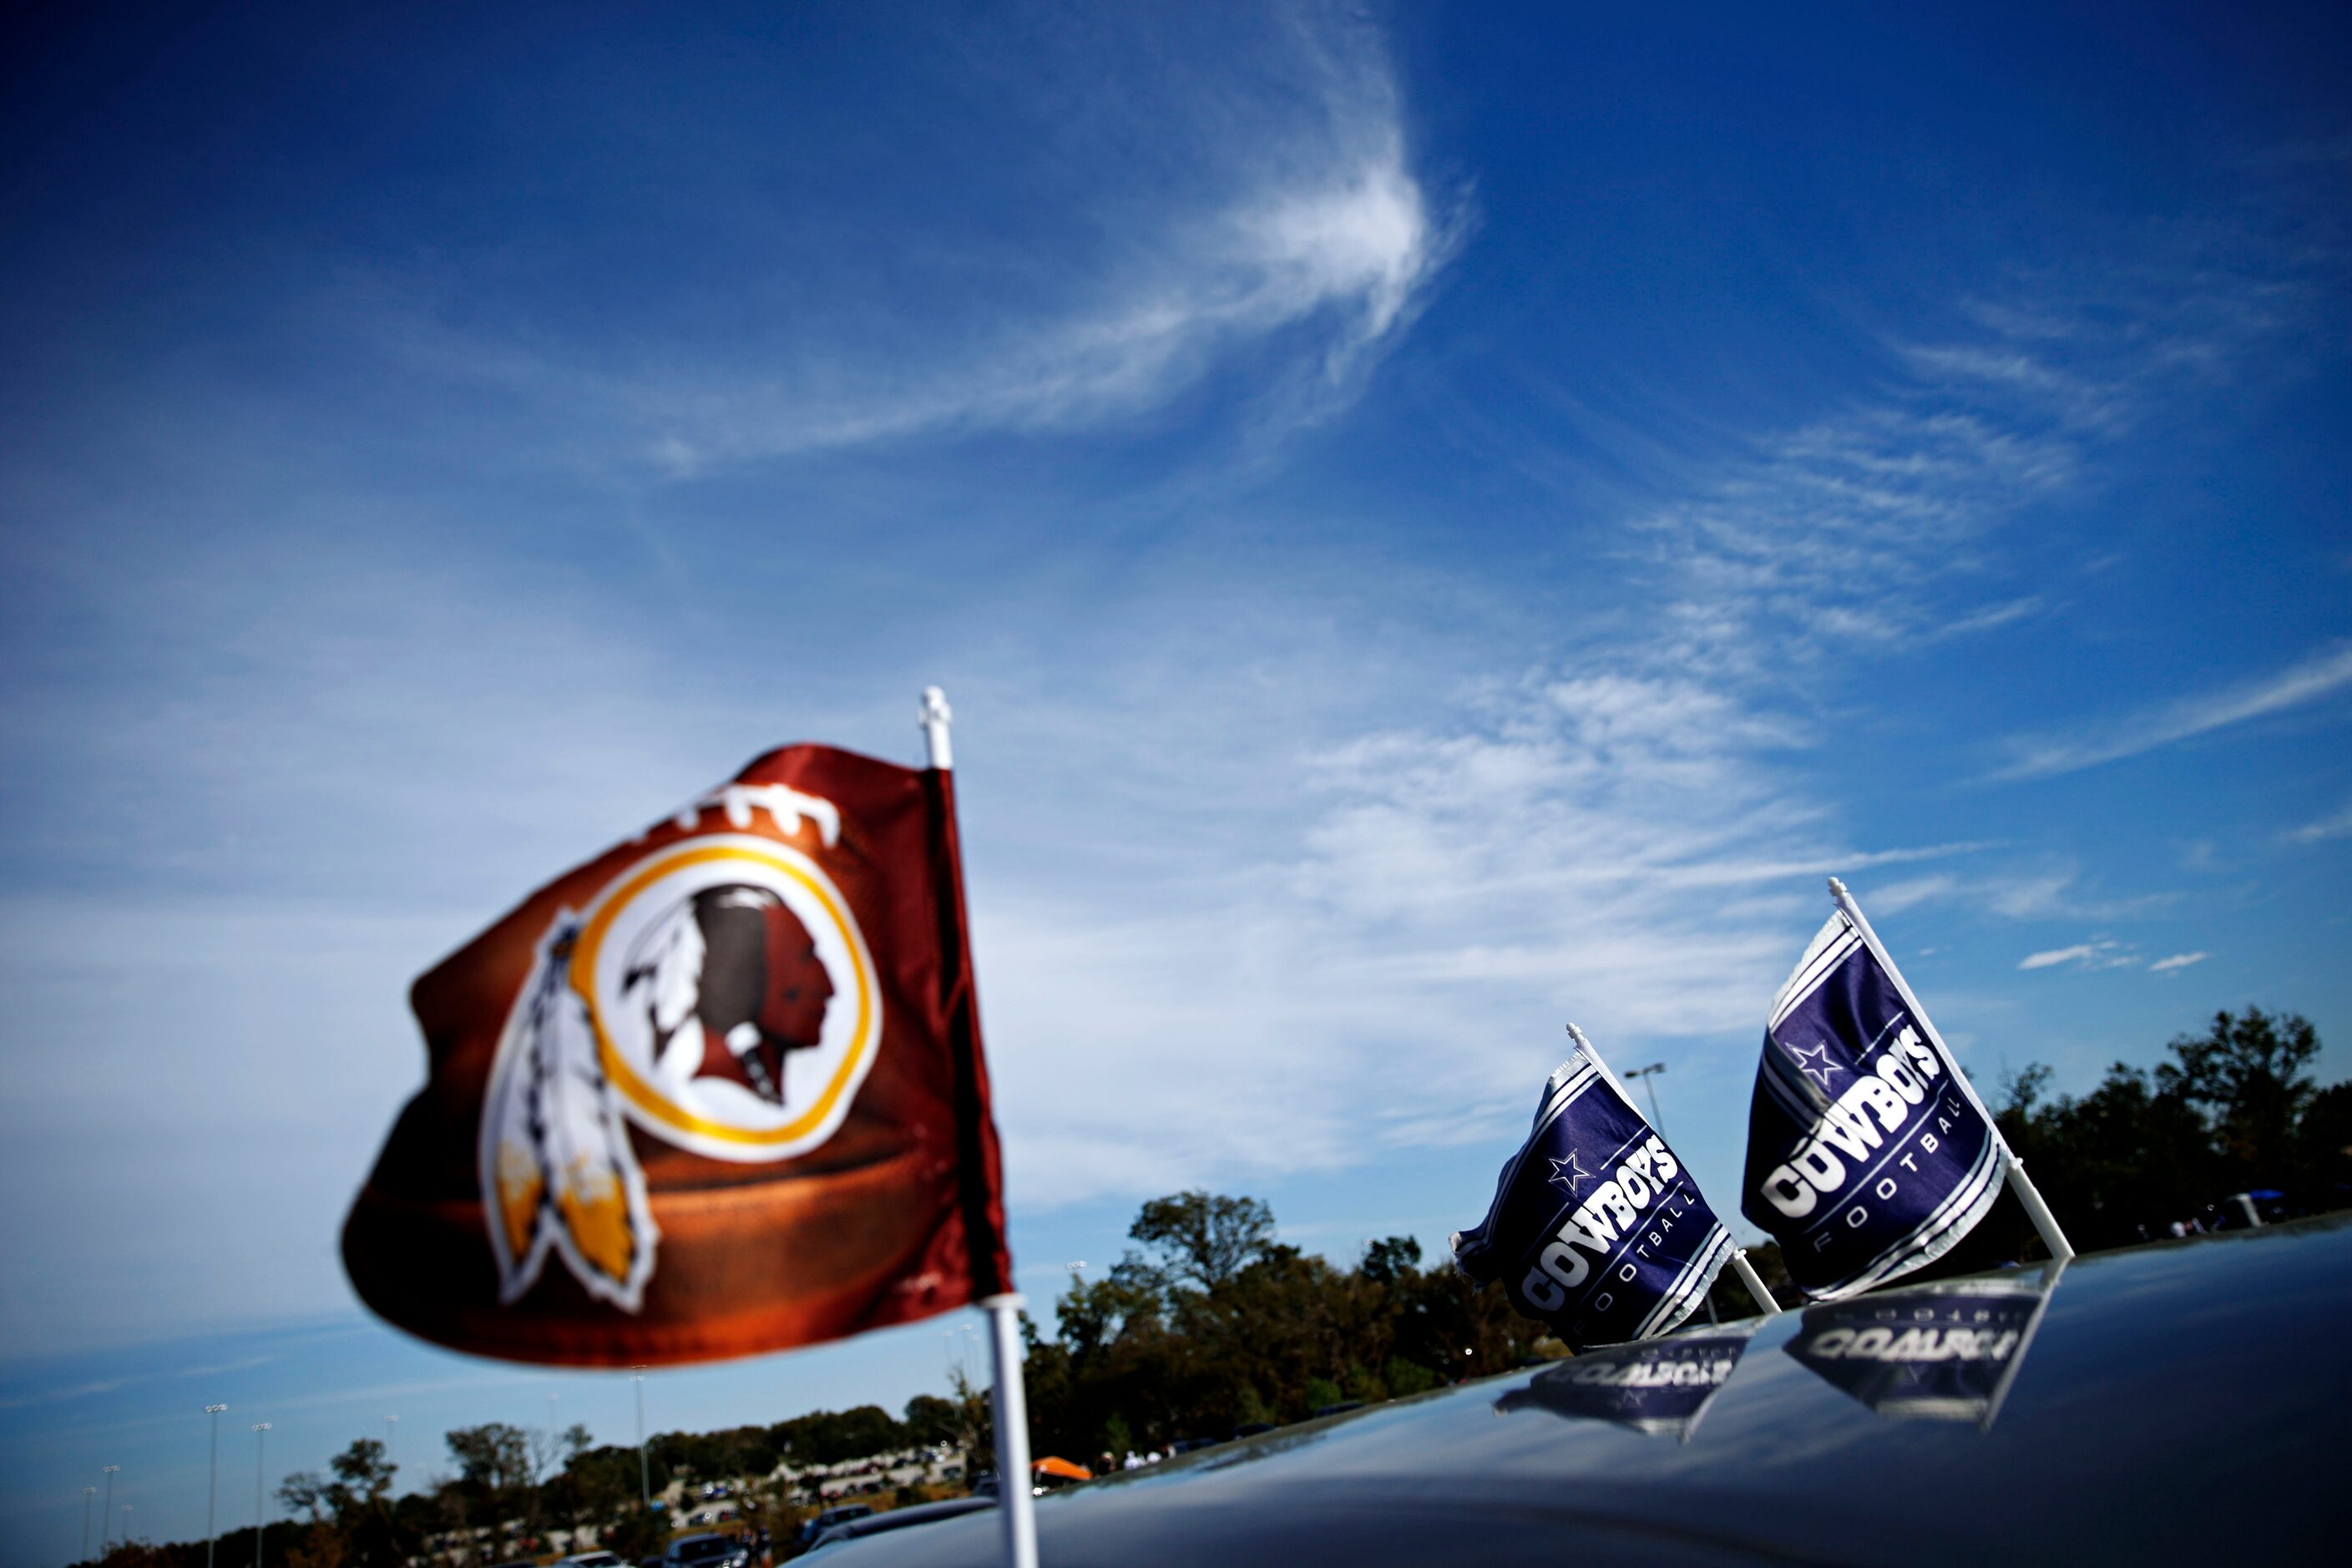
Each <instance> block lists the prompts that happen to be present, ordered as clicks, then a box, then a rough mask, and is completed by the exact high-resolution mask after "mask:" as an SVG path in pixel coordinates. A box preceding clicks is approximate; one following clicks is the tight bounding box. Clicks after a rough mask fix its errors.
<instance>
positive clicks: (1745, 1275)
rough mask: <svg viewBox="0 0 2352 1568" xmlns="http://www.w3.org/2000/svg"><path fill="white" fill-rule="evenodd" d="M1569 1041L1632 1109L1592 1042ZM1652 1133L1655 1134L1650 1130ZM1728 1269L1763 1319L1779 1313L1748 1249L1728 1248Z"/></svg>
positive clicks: (1571, 1033)
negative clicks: (1733, 1271) (1734, 1271)
mask: <svg viewBox="0 0 2352 1568" xmlns="http://www.w3.org/2000/svg"><path fill="white" fill-rule="evenodd" d="M1568 1037H1569V1038H1570V1039H1571V1040H1574V1041H1575V1042H1576V1048H1577V1049H1578V1050H1580V1051H1582V1052H1583V1053H1584V1054H1585V1055H1586V1056H1588V1057H1590V1058H1592V1065H1593V1067H1594V1068H1597V1069H1599V1071H1600V1073H1601V1077H1602V1078H1605V1079H1608V1080H1609V1085H1610V1087H1611V1088H1612V1089H1615V1090H1616V1091H1617V1098H1618V1099H1620V1100H1623V1101H1624V1102H1625V1103H1626V1104H1628V1105H1633V1096H1632V1095H1630V1094H1627V1093H1626V1092H1625V1086H1624V1085H1623V1084H1622V1083H1620V1082H1618V1081H1617V1075H1616V1074H1615V1073H1613V1072H1611V1071H1610V1070H1609V1064H1608V1063H1607V1062H1605V1061H1603V1060H1601V1053H1600V1052H1599V1051H1598V1050H1595V1049H1594V1048H1593V1045H1592V1042H1591V1040H1590V1039H1588V1038H1586V1037H1585V1034H1584V1031H1583V1030H1581V1029H1580V1028H1578V1027H1577V1026H1575V1025H1573V1024H1570V1026H1568ZM1633 1114H1634V1115H1636V1116H1639V1115H1641V1114H1642V1109H1641V1107H1640V1106H1637V1105H1636V1106H1633ZM1653 1131H1655V1130H1654V1129H1653ZM1658 1136H1659V1137H1661V1138H1664V1136H1665V1134H1664V1133H1663V1132H1660V1133H1659V1134H1658ZM1691 1184H1692V1185H1693V1186H1696V1185H1697V1184H1698V1183H1697V1179H1696V1177H1694V1178H1693V1179H1692V1183H1691ZM1731 1267H1732V1268H1735V1269H1738V1272H1739V1282H1740V1283H1741V1284H1743V1285H1745V1286H1747V1287H1748V1294H1749V1295H1751V1296H1753V1297H1755V1298H1756V1304H1757V1305H1758V1306H1759V1307H1761V1308H1763V1309H1764V1315H1765V1316H1766V1317H1768V1318H1769V1317H1770V1316H1772V1315H1773V1314H1774V1313H1776V1312H1778V1311H1779V1310H1780V1302H1778V1301H1775V1300H1772V1292H1771V1291H1769V1290H1767V1289H1764V1281H1763V1280H1761V1279H1758V1278H1757V1277H1756V1270H1755V1269H1754V1268H1750V1267H1749V1266H1748V1249H1747V1248H1746V1247H1741V1246H1738V1244H1737V1243H1735V1244H1734V1245H1733V1247H1732V1248H1731Z"/></svg>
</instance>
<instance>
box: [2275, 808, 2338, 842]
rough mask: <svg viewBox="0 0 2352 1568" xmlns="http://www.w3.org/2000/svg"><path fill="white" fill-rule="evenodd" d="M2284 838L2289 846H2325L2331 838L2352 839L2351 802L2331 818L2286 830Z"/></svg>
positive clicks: (2323, 818) (2327, 817)
mask: <svg viewBox="0 0 2352 1568" xmlns="http://www.w3.org/2000/svg"><path fill="white" fill-rule="evenodd" d="M2284 837H2285V838H2286V841H2287V842H2288V843H2290V844H2325V843H2326V842H2327V841H2328V840H2329V839H2331V838H2352V802H2347V803H2346V805H2345V806H2344V809H2343V810H2341V811H2339V812H2337V813H2336V814H2335V815H2334V816H2323V817H2320V818H2319V819H2318V820H2317V821H2315V822H2306V823H2305V824H2304V825H2303V826H2300V827H2294V828H2290V829H2288V831H2287V832H2286V834H2285V836H2284Z"/></svg>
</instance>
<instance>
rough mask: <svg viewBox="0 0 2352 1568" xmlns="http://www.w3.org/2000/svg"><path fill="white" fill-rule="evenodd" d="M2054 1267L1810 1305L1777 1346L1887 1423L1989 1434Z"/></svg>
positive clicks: (2046, 1299) (2051, 1285)
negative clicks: (1923, 1423) (1949, 1424)
mask: <svg viewBox="0 0 2352 1568" xmlns="http://www.w3.org/2000/svg"><path fill="white" fill-rule="evenodd" d="M2058 1267H2059V1266H2057V1265H2053V1266H2052V1267H2051V1268H2048V1269H2047V1270H2045V1271H2044V1272H2043V1274H2042V1278H2041V1279H2039V1280H2034V1279H2021V1278H2017V1277H2015V1276H2011V1277H2009V1278H2006V1279H1953V1280H1948V1281H1943V1282H1939V1283H1937V1284H1933V1285H1919V1286H1914V1287H1913V1288H1911V1289H1907V1290H1889V1291H1885V1292H1884V1293H1881V1294H1877V1295H1871V1296H1864V1297H1862V1298H1860V1299H1858V1300H1852V1301H1832V1302H1828V1303H1825V1304H1823V1305H1822V1306H1818V1307H1808V1308H1806V1309H1805V1320H1804V1326H1803V1327H1802V1328H1801V1329H1800V1330H1799V1331H1798V1332H1797V1337H1796V1338H1795V1339H1792V1340H1790V1342H1788V1343H1787V1344H1785V1345H1783V1346H1781V1347H1780V1348H1781V1349H1783V1350H1785V1351H1787V1352H1789V1354H1790V1355H1791V1356H1793V1357H1795V1358H1796V1360H1797V1361H1798V1363H1800V1364H1801V1365H1803V1366H1804V1367H1806V1368H1807V1369H1809V1370H1810V1371H1811V1372H1813V1373H1816V1374H1817V1375H1819V1376H1820V1377H1821V1378H1822V1379H1823V1380H1824V1381H1825V1382H1827V1383H1829V1384H1832V1385H1833V1386H1835V1387H1836V1388H1838V1389H1840V1390H1842V1391H1843V1392H1844V1393H1846V1394H1851V1395H1853V1397H1854V1398H1856V1399H1858V1400H1860V1401H1862V1403H1863V1404H1864V1405H1868V1406H1869V1407H1870V1408H1871V1409H1873V1410H1874V1411H1876V1412H1878V1414H1880V1415H1898V1416H1914V1417H1924V1418H1926V1419H1927V1420H1930V1421H1973V1422H1975V1423H1977V1425H1978V1426H1979V1429H1982V1428H1986V1427H1990V1426H1991V1425H1992V1423H1993V1417H1994V1416H1996V1415H1999V1414H2000V1402H2001V1399H2002V1397H2003V1396H2004V1395H2005V1394H2008V1392H2009V1385H2010V1384H2011V1382H2012V1381H2014V1380H2015V1378H2016V1376H2017V1369H2018V1368H2019V1367H2020V1366H2021V1365H2022V1364H2023V1363H2024V1361H2025V1347H2026V1346H2027V1345H2028V1344H2030V1343H2031V1342H2032V1339H2033V1331H2034V1329H2035V1328H2036V1327H2038V1326H2039V1325H2040V1323H2041V1321H2042V1310H2043V1309H2044V1308H2046V1307H2047V1306H2048V1305H2049V1304H2050V1293H2051V1291H2052V1290H2053V1289H2055V1288H2056V1286H2057V1283H2058V1279H2057V1274H2058ZM1582 1364H1583V1363H1581V1362H1580V1361H1579V1362H1572V1363H1570V1365H1582Z"/></svg>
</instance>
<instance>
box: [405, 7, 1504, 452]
mask: <svg viewBox="0 0 2352 1568" xmlns="http://www.w3.org/2000/svg"><path fill="white" fill-rule="evenodd" d="M1286 16H1287V24H1286V25H1284V26H1276V27H1273V28H1272V29H1271V31H1270V32H1269V33H1268V34H1267V35H1266V37H1265V42H1264V47H1263V49H1262V51H1261V53H1260V54H1259V55H1258V57H1257V58H1252V59H1246V60H1244V59H1241V58H1234V59H1230V60H1225V61H1223V62H1222V63H1221V64H1215V63H1213V64H1210V65H1208V66H1206V67H1205V68H1202V70H1201V71H1199V73H1198V74H1200V75H1202V76H1205V77H1206V78H1207V80H1206V81H1204V82H1201V83H1198V84H1197V85H1196V90H1194V91H1193V92H1192V94H1191V95H1189V96H1187V95H1185V94H1183V93H1180V92H1177V91H1175V90H1174V89H1171V87H1170V85H1169V81H1168V79H1165V78H1164V77H1161V78H1155V79H1152V80H1150V81H1145V80H1138V81H1135V82H1132V83H1129V84H1128V86H1129V89H1131V90H1129V91H1127V92H1112V93H1107V94H1101V95H1099V96H1097V97H1096V98H1094V99H1093V100H1091V101H1092V106H1093V107H1092V112H1093V113H1095V114H1097V115H1099V116H1109V117H1110V118H1108V119H1106V121H1105V122H1104V123H1103V124H1102V125H1101V126H1099V127H1098V128H1097V129H1098V131H1099V135H1098V137H1097V142H1098V144H1099V145H1101V146H1130V147H1144V148H1151V147H1163V146H1172V147H1179V148H1181V149H1183V150H1184V151H1185V152H1186V153H1187V154H1188V163H1189V164H1190V165H1191V167H1189V168H1188V169H1187V170H1186V172H1185V176H1184V178H1182V179H1181V181H1171V182H1167V184H1169V186H1170V187H1171V188H1169V189H1168V190H1167V191H1166V192H1165V194H1164V195H1163V198H1162V200H1160V202H1159V203H1157V204H1147V203H1142V202H1139V201H1138V200H1137V199H1136V197H1135V196H1134V195H1133V194H1132V192H1130V191H1129V189H1127V188H1126V187H1127V186H1129V185H1133V184H1140V185H1143V186H1146V187H1150V186H1151V185H1153V184H1155V179H1154V176H1153V174H1152V173H1150V172H1149V171H1147V170H1145V169H1139V168H1132V167H1122V166H1121V165H1120V164H1119V163H1118V162H1117V161H1116V160H1106V161H1103V162H1101V163H1100V164H1099V166H1098V167H1097V168H1096V169H1095V170H1094V171H1093V172H1094V174H1095V177H1097V179H1099V181H1100V182H1101V187H1100V188H1099V189H1098V190H1097V191H1096V192H1095V205H1096V207H1097V211H1095V212H1093V213H1091V214H1089V215H1088V217H1089V219H1090V226H1091V227H1094V228H1097V229H1107V230H1108V235H1107V236H1106V237H1103V238H1102V239H1101V240H1100V241H1099V246H1100V249H1101V253H1102V254H1101V257H1100V259H1099V260H1098V261H1097V263H1096V264H1095V265H1094V266H1093V267H1091V268H1084V269H1079V268H1073V270H1072V273H1071V275H1070V277H1069V278H1068V279H1067V280H1066V285H1065V286H1064V287H1063V288H1061V289H1055V290H1053V291H1052V292H1051V294H1049V295H1048V296H1047V297H1046V298H1045V300H1037V299H1033V298H1028V297H1026V296H1024V297H1021V298H1019V299H1016V300H989V299H986V298H981V299H976V300H965V301H963V302H962V304H961V308H960V309H959V310H956V311H955V312H954V313H952V314H951V315H950V316H948V317H947V318H945V319H942V320H940V321H937V322H936V324H935V325H934V327H933V328H932V330H931V331H929V332H927V333H925V334H921V335H920V336H919V337H918V338H916V339H915V340H914V341H911V342H910V341H908V335H907V334H905V333H903V332H890V333H877V334H876V335H875V336H874V337H873V338H871V339H870V340H868V341H860V340H858V339H856V338H855V337H853V336H844V335H842V334H843V332H845V331H847V329H841V330H839V331H830V332H828V331H813V332H809V333H806V334H803V337H802V338H800V339H797V340H795V341H793V342H787V343H784V344H782V345H778V346H776V347H773V348H771V349H770V350H769V351H768V352H766V353H760V354H755V355H746V354H743V353H730V352H729V349H730V345H724V344H708V343H705V344H700V345H697V347H696V348H695V349H692V350H679V351H674V352H670V353H666V354H664V355H663V356H661V357H660V358H659V359H657V360H656V359H652V358H647V359H646V360H645V361H643V362H642V363H635V364H631V365H622V366H614V365H613V364H610V363H602V364H595V363H573V362H571V361H567V360H565V359H563V358H562V357H561V356H559V355H557V354H556V353H553V352H552V351H549V350H543V349H540V348H535V347H533V346H531V345H530V344H529V343H527V342H506V341H499V340H497V339H494V338H489V337H486V336H485V335H484V334H482V333H481V332H479V331H467V332H464V333H457V332H452V331H447V330H446V329H443V328H441V327H439V326H437V325H436V324H435V323H434V322H433V321H432V320H431V318H430V312H427V311H419V310H395V311H394V312H393V319H394V320H395V321H397V322H398V327H397V331H396V342H397V345H398V349H399V352H400V353H402V354H403V355H404V357H405V358H407V359H408V360H409V361H410V362H412V363H416V364H418V365H420V366H423V367H425V368H428V369H436V370H440V371H443V372H446V373H450V374H457V375H460V376H464V377H467V378H470V379H476V380H479V381H483V382H486V383H488V384H495V385H500V386H504V387H507V388H509V389H510V390H512V391H514V392H517V393H520V394H521V395H526V396H528V397H530V398H531V399H533V400H534V401H542V400H546V399H549V398H561V399H562V401H563V403H564V405H565V406H566V407H567V409H568V410H570V411H571V416H572V419H573V420H575V421H576V420H577V419H579V418H580V417H581V416H583V415H593V416H595V417H596V418H597V419H598V420H600V421H601V422H604V423H606V424H608V425H612V426H618V428H619V430H620V432H621V435H620V437H619V438H620V439H622V440H624V441H628V442H634V443H635V445H636V446H637V447H638V449H639V450H640V451H641V452H642V453H643V455H644V456H646V458H650V459H652V460H653V461H655V462H656V463H657V464H659V465H662V466H664V467H666V468H669V469H671V470H673V471H676V472H678V473H691V472H695V471H698V470H700V469H703V468H708V467H709V466H710V465H712V464H719V463H726V462H730V461H738V460H742V459H747V458H773V457H781V456H788V455H792V454H798V453H811V452H818V451H829V450H839V449H843V448H850V447H867V446H874V445H878V444H883V443H887V442H892V441H898V440H905V439H908V438H914V437H934V436H955V435H960V434H970V433H973V432H982V431H1013V432H1051V431H1068V430H1076V429H1083V428H1092V427H1097V426H1106V425H1111V424H1115V423H1118V422H1121V421H1126V420H1129V419H1132V418H1135V417H1137V416H1141V415H1145V414H1148V413H1150V411H1151V410H1154V409H1156V408H1158V407H1160V405H1163V404H1165V403H1166V402H1167V401H1169V400H1170V399H1171V398H1172V397H1174V396H1176V395H1178V394H1180V393H1181V391H1183V390H1184V389H1185V388H1186V387H1187V386H1189V385H1191V384H1193V383H1195V382H1196V381H1198V380H1199V379H1201V378H1202V376H1204V375H1206V374H1210V373H1211V372H1212V371H1213V369H1215V368H1216V367H1217V366H1218V365H1220V364H1221V363H1225V362H1226V361H1227V360H1229V359H1231V358H1234V357H1235V356H1237V355H1240V354H1243V353H1250V352H1255V351H1258V350H1265V351H1266V352H1267V353H1268V355H1269V356H1270V363H1263V364H1259V365H1258V366H1256V367H1255V372H1254V374H1255V378H1256V382H1257V391H1256V394H1255V397H1252V396H1250V395H1244V398H1243V399H1242V401H1244V402H1248V403H1252V404H1253V405H1254V406H1255V408H1256V410H1257V411H1258V413H1259V415H1260V420H1259V423H1260V424H1261V425H1264V424H1265V422H1266V421H1267V420H1274V421H1276V422H1279V423H1282V424H1286V425H1297V424H1299V423H1306V422H1311V421H1314V420H1317V419H1320V418H1323V417H1326V416H1328V415H1329V414H1331V413H1332V412H1334V411H1335V410H1336V409H1337V408H1339V407H1340V406H1342V405H1345V404H1346V402H1347V401H1349V399H1350V398H1351V397H1352V396H1353V395H1354V394H1355V393H1356V392H1357V391H1358V390H1359V389H1360V386H1361V384H1362V382H1363V378H1364V375H1365V374H1366V372H1368V371H1369V370H1370V367H1371V366H1372V365H1373V364H1375V363H1377V362H1378V360H1379V358H1380V357H1381V354H1382V353H1384V352H1385V351H1386V349H1387V348H1388V347H1389V346H1390V345H1391V343H1392V342H1394V341H1395V340H1396V339H1397V337H1398V336H1399V335H1401V334H1402V332H1403V331H1405V330H1406V329H1407V328H1408V327H1409V326H1410V325H1411V323H1412V321H1413V319H1414V317H1415V316H1416V315H1417V314H1418V312H1419V310H1420V309H1421V306H1422V303H1423V299H1424V297H1425V295H1426V292H1427V290H1428V289H1429V286H1430V284H1431V282H1432V280H1433V279H1434V278H1435V277H1436V275H1437V274H1438V273H1439V271H1440V270H1441V269H1442V268H1444V265H1445V264H1446V262H1447V261H1448V260H1449V259H1450V258H1452V256H1453V255H1454V250H1455V248H1456V247H1457V246H1458V245H1459V244H1460V243H1461V241H1462V239H1463V237H1464V236H1465V232H1466V219H1465V212H1466V208H1465V205H1464V204H1463V201H1462V198H1461V197H1459V196H1458V195H1438V196H1433V195H1432V193H1431V192H1430V191H1429V190H1428V189H1427V188H1426V187H1425V186H1424V184H1423V182H1422V181H1421V179H1420V178H1419V177H1418V176H1417V175H1416V174H1415V173H1414V171H1413V169H1412V161H1411V158H1410V156H1409V153H1408V149H1407V146H1406V141H1405V135H1404V129H1403V124H1404V121H1403V115H1402V107H1401V104H1400V101H1399V89H1398V86H1397V82H1396V79H1395V75H1394V72H1393V69H1392V68H1391V63H1390V61H1389V59H1388V58H1387V54H1386V51H1385V48H1384V46H1383V45H1382V42H1381V39H1380V37H1378V36H1377V35H1376V34H1375V33H1374V32H1372V31H1371V30H1370V29H1369V28H1368V27H1365V26H1361V25H1360V24H1358V23H1355V22H1352V21H1349V20H1348V19H1346V18H1345V17H1343V16H1340V15H1339V14H1338V13H1336V12H1328V11H1325V10H1322V9H1320V8H1303V9H1301V10H1298V11H1297V12H1295V13H1286ZM1102 25H1103V26H1108V24H1102ZM1076 30H1077V31H1079V32H1082V33H1083V32H1087V31H1088V30H1089V29H1087V28H1084V27H1081V28H1078V29H1076ZM1111 53H1113V54H1117V55H1118V58H1115V59H1112V58H1107V59H1106V60H1105V61H1104V62H1103V64H1102V66H1101V67H1100V68H1102V69H1108V70H1113V71H1117V70H1118V69H1122V68H1127V69H1145V68H1150V69H1152V70H1155V71H1156V70H1158V68H1159V67H1160V64H1161V62H1160V61H1159V60H1157V59H1149V60H1146V59H1142V58H1137V54H1136V51H1134V50H1132V49H1129V50H1128V51H1125V52H1124V53H1123V54H1121V53H1119V52H1118V51H1111ZM1121 103H1125V104H1126V105H1127V106H1128V107H1127V112H1126V115H1125V117H1124V118H1118V117H1117V116H1116V113H1115V111H1114V110H1112V109H1109V108H1106V107H1105V106H1106V105H1118V104H1121ZM1077 205H1080V206H1081V207H1083V206H1084V205H1086V198H1085V196H1084V195H1080V196H1079V198H1078V204H1077ZM1037 265H1038V258H1034V257H1026V258H1024V259H1023V262H1022V264H1021V270H1022V271H1023V272H1024V273H1026V272H1028V271H1029V270H1031V269H1033V268H1035V267H1036V266H1037ZM845 313H854V312H845ZM1261 434H1262V432H1261Z"/></svg>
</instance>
